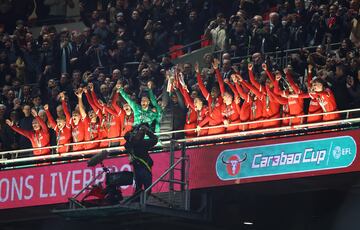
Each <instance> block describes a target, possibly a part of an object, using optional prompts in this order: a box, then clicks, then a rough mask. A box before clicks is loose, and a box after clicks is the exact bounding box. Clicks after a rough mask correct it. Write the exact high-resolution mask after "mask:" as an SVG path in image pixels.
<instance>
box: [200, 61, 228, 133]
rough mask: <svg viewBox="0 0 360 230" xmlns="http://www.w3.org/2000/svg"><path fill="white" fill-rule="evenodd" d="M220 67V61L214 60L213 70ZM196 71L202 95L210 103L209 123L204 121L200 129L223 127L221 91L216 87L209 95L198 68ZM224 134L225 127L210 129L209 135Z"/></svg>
mask: <svg viewBox="0 0 360 230" xmlns="http://www.w3.org/2000/svg"><path fill="white" fill-rule="evenodd" d="M218 65H219V61H218V60H217V59H214V62H213V68H214V69H215V70H216V69H218ZM195 71H196V78H197V81H198V84H199V88H200V91H201V93H202V95H203V96H204V98H205V99H206V101H207V102H208V110H209V114H208V117H209V118H208V119H207V122H205V123H204V121H203V122H201V123H200V124H199V125H200V127H203V126H204V125H205V124H208V126H210V127H211V126H218V125H222V124H223V119H222V115H221V111H220V106H221V105H222V104H223V99H222V97H221V95H220V93H219V89H218V88H217V87H216V86H214V87H213V88H212V89H211V92H210V94H209V92H208V91H207V89H206V87H205V85H204V82H203V81H202V79H201V75H200V72H199V70H198V67H197V68H196V69H195ZM216 77H217V78H218V77H219V76H218V75H216ZM220 77H221V76H220ZM224 132H225V128H224V127H220V128H209V129H208V134H209V135H213V134H219V133H224Z"/></svg>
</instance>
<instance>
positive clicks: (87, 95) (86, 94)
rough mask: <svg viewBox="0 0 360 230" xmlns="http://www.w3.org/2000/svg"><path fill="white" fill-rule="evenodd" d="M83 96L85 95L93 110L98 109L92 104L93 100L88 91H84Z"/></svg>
mask: <svg viewBox="0 0 360 230" xmlns="http://www.w3.org/2000/svg"><path fill="white" fill-rule="evenodd" d="M85 96H86V100H87V101H88V102H89V104H90V106H91V108H92V109H93V110H94V112H96V111H97V110H99V108H98V107H96V105H95V104H94V101H93V99H92V98H91V96H90V94H89V91H87V92H86V93H85Z"/></svg>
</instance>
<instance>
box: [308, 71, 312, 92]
mask: <svg viewBox="0 0 360 230" xmlns="http://www.w3.org/2000/svg"><path fill="white" fill-rule="evenodd" d="M312 79H313V75H312V72H308V76H307V84H308V85H307V86H308V88H310V87H311V81H312Z"/></svg>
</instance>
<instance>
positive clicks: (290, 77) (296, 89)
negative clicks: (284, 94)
mask: <svg viewBox="0 0 360 230" xmlns="http://www.w3.org/2000/svg"><path fill="white" fill-rule="evenodd" d="M284 72H285V74H286V79H287V81H288V82H289V84H290V86H291V88H293V90H294V92H295V93H297V94H299V93H301V90H300V88H299V86H298V85H297V84H295V82H294V79H293V76H292V75H291V73H290V71H289V70H288V69H287V68H285V69H284Z"/></svg>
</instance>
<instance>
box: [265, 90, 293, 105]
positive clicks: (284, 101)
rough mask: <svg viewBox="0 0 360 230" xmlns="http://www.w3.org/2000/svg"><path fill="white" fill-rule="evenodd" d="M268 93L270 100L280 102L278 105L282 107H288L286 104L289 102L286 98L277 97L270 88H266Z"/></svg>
mask: <svg viewBox="0 0 360 230" xmlns="http://www.w3.org/2000/svg"><path fill="white" fill-rule="evenodd" d="M266 92H267V94H268V95H269V97H270V100H272V101H276V102H278V103H279V104H281V105H286V104H288V100H287V99H286V98H283V97H281V96H279V95H276V94H275V93H274V92H272V91H271V90H270V89H269V87H268V86H266Z"/></svg>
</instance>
